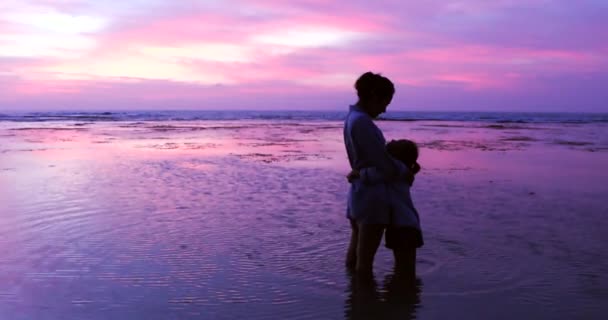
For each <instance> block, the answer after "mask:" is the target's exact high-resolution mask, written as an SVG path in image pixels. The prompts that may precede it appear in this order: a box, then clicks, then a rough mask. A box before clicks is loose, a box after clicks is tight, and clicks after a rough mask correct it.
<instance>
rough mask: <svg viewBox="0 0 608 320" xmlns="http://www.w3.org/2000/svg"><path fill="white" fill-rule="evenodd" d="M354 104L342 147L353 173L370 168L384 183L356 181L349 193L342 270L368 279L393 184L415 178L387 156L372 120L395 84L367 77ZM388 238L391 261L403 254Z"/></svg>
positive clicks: (358, 86) (360, 81)
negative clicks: (347, 241)
mask: <svg viewBox="0 0 608 320" xmlns="http://www.w3.org/2000/svg"><path fill="white" fill-rule="evenodd" d="M355 88H356V89H357V96H358V97H359V100H358V102H357V103H356V104H355V105H353V106H351V107H350V112H349V113H348V116H347V117H346V120H345V122H344V144H345V146H346V151H347V154H348V160H349V162H350V166H351V169H353V170H361V169H364V168H374V171H376V172H377V173H378V174H379V176H380V177H382V179H383V180H384V181H385V183H375V184H365V183H363V181H361V180H362V179H354V180H353V181H352V183H351V186H350V189H349V192H348V209H347V216H348V218H349V220H350V224H351V229H352V234H351V240H350V245H349V248H348V253H347V257H346V265H347V267H349V268H354V269H355V270H356V271H357V273H358V274H360V275H366V274H371V273H372V269H373V263H374V256H375V255H376V251H377V250H378V246H379V245H380V241H381V240H382V234H383V233H384V228H385V227H386V226H387V225H388V224H389V223H390V216H391V204H390V203H391V199H390V194H389V192H388V189H387V188H389V184H390V183H391V182H394V181H397V180H401V179H405V180H408V181H409V182H410V183H411V181H412V179H413V175H412V174H411V173H410V172H409V170H408V168H407V167H406V166H405V165H404V164H403V163H402V162H400V161H396V160H395V159H393V158H391V156H390V155H389V154H388V152H387V150H386V146H385V143H386V141H385V139H384V135H383V134H382V132H381V131H380V129H379V128H378V127H377V126H376V125H375V124H374V122H373V121H372V119H374V118H376V117H377V116H378V115H380V114H381V113H383V112H385V111H386V108H387V107H388V105H389V104H390V102H391V100H392V98H393V95H394V93H395V87H394V85H393V83H392V82H391V81H390V80H389V79H388V78H386V77H384V76H381V75H379V74H374V73H371V72H367V73H365V74H363V75H362V76H361V77H359V79H357V82H356V83H355ZM398 238H399V237H393V236H390V237H389V235H388V234H387V243H386V245H387V247H389V248H391V249H393V253H394V254H395V260H396V261H399V260H400V259H402V258H403V257H400V254H401V253H402V252H401V251H400V250H396V248H397V246H395V244H393V243H391V241H390V239H398Z"/></svg>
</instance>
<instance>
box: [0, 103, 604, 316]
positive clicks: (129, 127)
mask: <svg viewBox="0 0 608 320" xmlns="http://www.w3.org/2000/svg"><path fill="white" fill-rule="evenodd" d="M179 114H181V113H179ZM188 114H190V115H191V116H190V118H188V117H185V116H183V115H182V116H181V118H180V119H181V120H177V119H174V118H175V117H177V116H176V114H171V115H170V116H169V115H164V113H155V114H145V116H141V115H139V116H127V115H126V114H119V115H116V114H114V113H112V114H94V115H91V114H84V113H82V114H76V113H72V114H40V115H37V116H36V115H34V116H33V117H34V118H31V119H29V120H27V119H28V118H26V117H28V116H29V115H15V114H13V115H4V116H3V120H4V121H0V204H1V207H0V234H1V235H2V236H1V237H0V284H1V285H0V319H240V318H247V319H277V318H280V319H413V318H416V319H438V318H439V319H443V318H457V319H459V318H475V319H486V318H492V319H514V318H524V319H530V318H534V319H537V318H538V319H603V318H605V314H606V312H608V308H607V307H606V304H605V302H606V301H607V300H608V277H607V276H606V275H607V274H608V255H607V253H606V250H605V246H606V243H607V240H608V238H607V236H606V235H607V234H608V228H607V225H606V224H605V223H603V220H604V219H605V217H606V215H607V214H608V205H607V204H606V199H608V185H607V184H606V183H605V181H607V179H608V173H607V171H606V170H604V167H605V165H606V163H608V134H607V133H608V123H606V121H605V118H601V117H602V116H601V115H600V116H598V115H590V116H589V117H590V118H585V117H587V116H582V117H578V118H576V116H574V115H568V116H569V117H571V118H568V119H564V118H563V117H565V116H557V115H551V116H546V115H545V116H542V117H541V116H538V117H540V118H538V117H537V116H531V115H529V114H528V115H525V117H527V118H526V119H523V118H522V117H523V116H514V115H512V116H508V117H507V116H504V115H503V116H500V117H498V116H497V117H495V118H492V119H480V118H479V117H480V116H479V115H477V116H476V117H477V118H471V119H468V117H471V116H470V115H460V116H459V117H461V118H467V119H464V120H455V118H454V116H450V117H451V118H449V117H448V118H449V119H448V118H446V119H435V120H421V119H419V120H418V121H413V122H412V121H380V122H379V125H380V127H381V128H382V129H383V131H384V132H385V135H386V136H387V138H388V139H392V138H401V137H406V138H410V139H413V140H415V141H417V142H418V143H419V145H420V146H421V158H420V162H421V164H422V166H423V170H422V171H421V173H420V175H419V176H418V177H417V179H416V183H415V185H414V187H413V189H412V192H413V197H414V202H415V204H416V206H417V207H418V210H419V212H420V214H421V218H422V225H423V228H424V232H425V246H424V247H423V248H422V249H421V250H420V251H419V254H418V277H419V282H418V285H417V288H416V289H415V290H413V291H408V292H407V293H405V294H404V293H403V292H400V291H399V290H395V288H394V286H393V283H392V280H391V279H392V278H391V275H392V268H391V266H392V257H391V255H390V252H389V251H387V250H386V249H384V248H381V249H380V251H379V254H378V257H377V261H376V265H375V270H376V282H377V283H376V286H375V288H373V289H372V290H371V291H369V290H368V291H364V292H362V291H361V290H359V289H357V288H358V287H357V286H356V284H354V283H353V282H352V281H351V279H350V277H349V275H348V273H347V272H346V271H345V270H344V268H343V258H344V253H345V249H346V245H347V241H348V237H349V227H348V223H347V222H346V221H345V218H344V210H345V198H346V190H347V188H348V185H347V182H346V179H345V174H346V173H347V172H348V167H347V161H346V156H345V152H344V147H343V145H342V138H341V122H340V121H339V120H337V119H336V118H332V117H340V116H341V115H340V114H336V115H334V116H328V115H327V116H326V115H324V116H319V115H318V114H317V115H315V116H314V117H313V116H306V115H299V116H297V117H294V116H287V115H285V114H280V116H278V117H275V118H272V116H269V115H268V114H266V113H264V116H245V115H240V116H238V117H237V118H236V119H235V118H231V117H230V116H227V115H226V114H224V115H223V116H216V118H212V117H210V116H208V115H207V116H205V117H206V118H201V117H203V116H201V115H194V114H196V113H188ZM252 114H255V113H252ZM306 114H308V113H306ZM161 115H162V116H161ZM106 116H107V117H113V118H112V119H111V121H108V119H105V120H103V117H106ZM155 117H156V119H155ZM197 117H198V118H197ZM269 117H270V118H269ZM408 117H409V118H411V117H412V116H411V114H407V117H406V118H408ZM485 117H490V116H488V115H486V116H485ZM533 117H537V118H535V119H536V120H533V119H532V118H533ZM547 117H548V118H547ZM552 117H553V118H552ZM555 117H557V118H560V119H561V120H559V121H557V120H550V119H549V118H551V119H556V118H555ZM596 117H599V118H596ZM409 118H408V119H409ZM421 118H423V117H421ZM541 118H542V119H541ZM100 119H102V120H100ZM170 119H173V120H170ZM576 119H578V120H576ZM598 119H599V120H598ZM602 119H604V120H602Z"/></svg>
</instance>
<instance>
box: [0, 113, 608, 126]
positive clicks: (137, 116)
mask: <svg viewBox="0 0 608 320" xmlns="http://www.w3.org/2000/svg"><path fill="white" fill-rule="evenodd" d="M346 113H347V112H346V111H293V110H292V111H286V110H279V111H251V110H245V111H243V110H237V111H231V110H227V111H122V112H121V111H114V112H74V111H60V112H12V113H4V114H3V113H0V121H25V122H41V121H57V120H65V121H192V120H328V121H337V120H343V119H344V117H345V116H346ZM380 118H382V119H386V120H402V121H421V120H427V121H428V120H435V121H483V122H498V123H512V122H516V123H517V122H519V123H594V122H608V113H546V112H544V113H543V112H425V111H389V112H387V113H386V114H384V115H382V116H381V117H380Z"/></svg>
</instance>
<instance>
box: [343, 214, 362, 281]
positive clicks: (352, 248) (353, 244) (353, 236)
mask: <svg viewBox="0 0 608 320" xmlns="http://www.w3.org/2000/svg"><path fill="white" fill-rule="evenodd" d="M349 220H350V229H351V233H350V244H349V245H348V251H347V252H346V267H347V268H349V269H353V270H354V269H355V267H356V266H357V243H358V242H359V226H357V222H355V221H354V220H352V219H349Z"/></svg>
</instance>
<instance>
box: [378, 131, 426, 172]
mask: <svg viewBox="0 0 608 320" xmlns="http://www.w3.org/2000/svg"><path fill="white" fill-rule="evenodd" d="M386 150H387V151H388V153H389V154H390V155H391V156H393V158H395V159H397V160H399V161H401V162H403V163H404V164H405V165H406V166H407V167H408V168H410V169H412V171H413V172H414V173H418V171H420V164H418V162H417V161H418V146H417V145H416V143H415V142H414V141H411V140H406V139H401V140H391V141H390V142H389V143H388V144H387V145H386Z"/></svg>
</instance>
